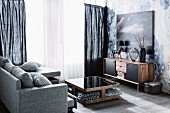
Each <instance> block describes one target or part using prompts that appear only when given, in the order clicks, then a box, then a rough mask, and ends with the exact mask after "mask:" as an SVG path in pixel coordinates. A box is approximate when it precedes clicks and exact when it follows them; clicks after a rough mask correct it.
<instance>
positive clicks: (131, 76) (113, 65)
mask: <svg viewBox="0 0 170 113" xmlns="http://www.w3.org/2000/svg"><path fill="white" fill-rule="evenodd" d="M103 60H104V61H103V73H104V75H105V76H106V77H107V76H110V77H114V78H116V79H120V80H124V81H127V82H131V83H134V84H137V85H138V87H137V90H138V89H139V85H140V84H143V83H145V82H149V81H153V75H154V74H153V72H154V65H153V64H152V63H142V62H137V61H136V62H133V61H131V60H130V59H119V58H104V59H103Z"/></svg>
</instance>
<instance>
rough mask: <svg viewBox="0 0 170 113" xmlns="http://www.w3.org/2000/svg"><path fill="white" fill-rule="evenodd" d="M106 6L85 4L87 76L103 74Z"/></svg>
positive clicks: (105, 52)
mask: <svg viewBox="0 0 170 113" xmlns="http://www.w3.org/2000/svg"><path fill="white" fill-rule="evenodd" d="M105 20H106V18H105V8H103V7H101V6H95V5H90V4H85V76H86V77H87V76H102V74H103V58H104V57H106V54H107V51H106V49H105V48H106V46H105V45H106V44H107V43H106V39H105V38H106V36H105Z"/></svg>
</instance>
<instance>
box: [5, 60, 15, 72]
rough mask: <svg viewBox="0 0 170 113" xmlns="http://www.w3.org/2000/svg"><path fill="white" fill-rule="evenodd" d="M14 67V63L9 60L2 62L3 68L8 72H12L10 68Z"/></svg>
mask: <svg viewBox="0 0 170 113" xmlns="http://www.w3.org/2000/svg"><path fill="white" fill-rule="evenodd" d="M13 67H14V65H13V64H12V63H11V62H8V63H5V64H4V69H5V70H6V71H8V72H9V73H12V68H13Z"/></svg>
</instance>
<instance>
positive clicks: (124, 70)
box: [116, 66, 126, 73]
mask: <svg viewBox="0 0 170 113" xmlns="http://www.w3.org/2000/svg"><path fill="white" fill-rule="evenodd" d="M116 71H121V72H123V73H126V67H123V66H116Z"/></svg>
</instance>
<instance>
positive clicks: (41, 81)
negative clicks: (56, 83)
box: [31, 73, 51, 86]
mask: <svg viewBox="0 0 170 113" xmlns="http://www.w3.org/2000/svg"><path fill="white" fill-rule="evenodd" d="M31 76H32V78H33V81H34V86H47V85H51V82H50V81H49V80H48V79H47V78H46V77H45V76H44V75H41V74H39V73H36V74H31Z"/></svg>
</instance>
